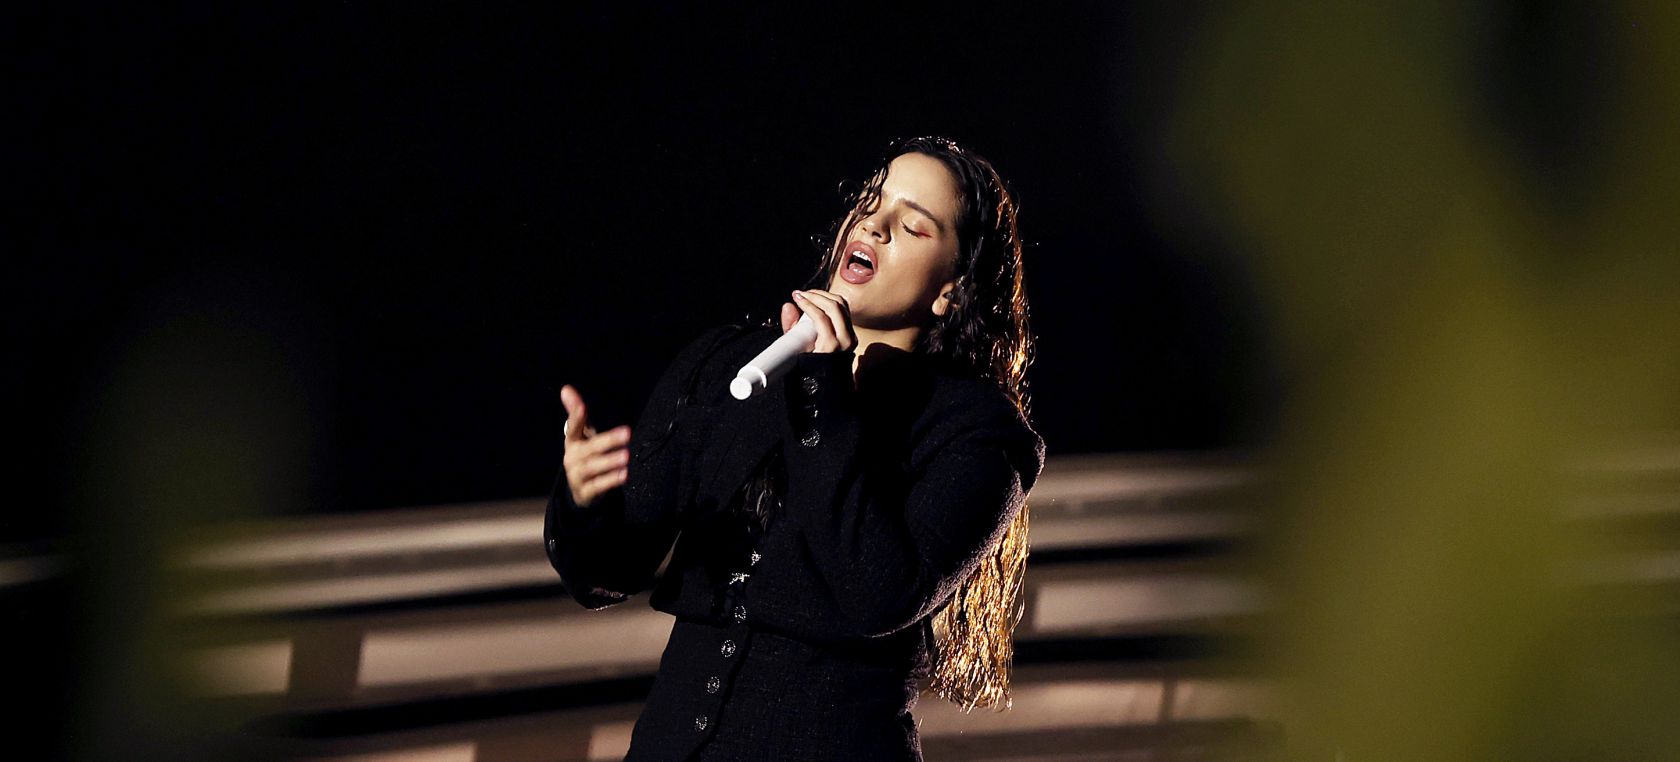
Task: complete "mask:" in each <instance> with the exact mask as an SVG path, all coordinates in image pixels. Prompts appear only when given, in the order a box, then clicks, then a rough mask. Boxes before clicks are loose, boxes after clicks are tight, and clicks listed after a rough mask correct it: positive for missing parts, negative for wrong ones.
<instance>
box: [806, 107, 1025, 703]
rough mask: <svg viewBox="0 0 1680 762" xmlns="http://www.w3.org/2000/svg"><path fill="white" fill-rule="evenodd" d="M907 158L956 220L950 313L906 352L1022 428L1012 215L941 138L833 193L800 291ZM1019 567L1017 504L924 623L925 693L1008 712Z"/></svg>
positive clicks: (924, 140)
mask: <svg viewBox="0 0 1680 762" xmlns="http://www.w3.org/2000/svg"><path fill="white" fill-rule="evenodd" d="M907 153H920V154H926V155H928V156H931V157H933V158H935V159H938V160H939V161H940V162H942V163H943V164H944V165H945V167H946V169H948V170H950V172H951V176H952V177H953V178H954V179H955V180H956V184H957V194H958V197H959V202H960V204H959V205H960V207H961V209H960V211H959V213H958V218H957V221H956V228H957V260H956V268H955V275H954V278H953V280H954V282H955V287H954V288H952V290H951V291H950V292H948V294H947V295H946V296H947V298H948V299H949V300H950V306H951V309H947V310H946V311H945V314H944V315H942V316H938V317H934V316H933V315H932V313H931V312H930V313H929V318H930V319H931V322H930V324H929V325H928V326H927V327H926V328H925V329H924V330H923V331H922V332H921V334H920V336H919V337H918V339H917V341H916V346H915V351H917V352H921V353H925V354H927V355H930V356H933V357H936V358H940V359H943V360H946V361H948V362H950V363H954V364H956V365H957V366H958V367H961V368H964V369H966V370H968V371H969V372H972V373H973V374H974V375H976V376H978V377H981V378H985V379H988V380H990V381H992V382H993V383H995V384H997V386H998V389H999V390H1001V391H1002V392H1003V394H1004V396H1006V397H1008V399H1009V401H1010V402H1011V403H1013V404H1014V405H1015V408H1016V409H1017V410H1018V411H1020V414H1021V417H1022V419H1023V420H1027V419H1029V416H1030V398H1029V395H1028V391H1027V377H1026V373H1027V367H1028V366H1029V365H1031V364H1032V360H1033V335H1032V330H1031V328H1030V327H1029V325H1028V321H1027V313H1028V307H1027V292H1026V288H1025V283H1024V281H1023V278H1022V272H1021V239H1020V236H1019V234H1018V232H1017V230H1016V222H1015V217H1016V211H1017V207H1016V204H1015V198H1014V196H1013V195H1011V194H1010V192H1009V190H1008V189H1007V188H1006V187H1005V186H1004V182H1003V178H1002V176H1000V175H999V174H998V172H997V170H996V169H994V168H993V167H992V163H991V162H990V161H988V160H987V159H986V158H985V157H983V156H981V155H979V154H976V153H974V152H973V151H970V150H968V149H966V148H963V147H961V146H959V145H957V144H956V143H955V142H953V141H951V140H948V139H946V138H940V137H918V138H910V139H905V140H898V141H894V142H893V143H892V144H890V146H889V148H888V150H887V152H886V154H885V156H884V157H883V159H882V161H881V162H880V164H879V165H878V166H877V167H876V169H875V171H874V172H873V173H872V174H871V175H870V177H869V179H868V180H867V181H866V182H864V183H863V184H862V185H861V186H858V187H856V188H855V189H854V190H851V191H849V192H848V191H847V190H846V186H842V194H843V195H844V196H845V197H846V201H847V202H849V203H850V211H849V212H848V213H847V214H846V216H845V218H844V219H842V220H841V221H839V222H838V223H836V225H835V227H834V228H833V229H832V230H830V231H829V232H828V234H827V235H825V236H820V237H818V238H817V241H818V243H819V245H821V246H822V247H823V248H824V249H825V250H826V253H825V255H824V256H823V258H822V262H821V264H819V265H818V267H817V272H816V274H815V275H814V276H813V277H812V279H811V284H812V285H811V286H810V287H812V288H826V287H827V284H828V279H829V277H830V276H831V275H832V274H833V273H834V272H835V270H836V269H837V268H838V267H839V265H840V258H841V249H842V247H843V246H844V245H845V243H846V240H847V238H848V237H849V236H850V234H851V231H852V229H853V228H854V227H856V226H857V224H858V222H859V221H860V220H861V219H862V218H863V217H865V216H867V215H869V214H871V213H872V212H873V211H874V210H875V209H876V207H877V205H878V204H879V203H880V199H881V185H882V183H883V182H884V181H885V180H886V176H887V167H888V165H890V164H891V163H892V160H893V159H896V158H898V157H899V156H902V155H904V154H907ZM1026 565H1027V508H1026V506H1025V505H1022V506H1021V508H1020V510H1019V511H1016V512H1015V514H1014V515H1012V516H1010V517H1009V521H1008V523H1007V524H1006V526H1005V527H1004V529H1003V531H1002V532H1001V533H999V534H997V535H995V536H994V539H993V541H992V543H991V544H990V545H988V546H987V547H986V548H985V549H984V550H983V552H982V553H981V557H980V563H979V565H978V567H977V568H975V569H974V571H973V573H971V574H970V575H969V576H968V577H966V578H965V579H963V580H962V582H961V583H960V584H959V585H958V587H957V589H956V592H955V593H953V594H952V596H951V599H950V601H949V603H947V604H946V605H945V606H944V607H942V608H941V609H940V610H939V612H938V613H937V614H936V615H935V616H934V619H933V632H934V641H935V642H934V654H933V658H932V664H931V665H930V667H929V673H928V677H929V681H928V685H927V690H928V691H929V692H932V693H934V694H936V695H938V696H941V697H943V698H945V699H947V700H950V701H951V702H953V703H956V704H957V705H959V706H961V707H962V708H963V709H964V710H965V711H968V710H972V709H973V708H974V707H976V706H984V707H989V708H992V709H996V710H999V711H1001V710H1004V709H1007V708H1009V706H1010V703H1011V702H1010V698H1009V677H1010V667H1011V664H1012V662H1013V660H1014V633H1015V625H1016V624H1017V623H1018V622H1020V619H1021V612H1022V605H1023V601H1022V599H1021V583H1022V579H1023V577H1024V575H1025V572H1026Z"/></svg>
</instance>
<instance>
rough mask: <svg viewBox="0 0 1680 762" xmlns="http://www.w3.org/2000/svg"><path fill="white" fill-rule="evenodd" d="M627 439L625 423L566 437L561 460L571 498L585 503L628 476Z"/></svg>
mask: <svg viewBox="0 0 1680 762" xmlns="http://www.w3.org/2000/svg"><path fill="white" fill-rule="evenodd" d="M629 443H630V427H629V426H619V427H618V428H615V429H610V430H608V431H605V432H602V433H600V434H593V435H591V436H589V437H588V438H586V439H583V440H580V441H572V440H570V439H568V440H567V442H566V454H565V456H564V458H563V461H564V464H565V469H566V485H567V486H568V487H569V488H570V489H571V491H572V501H573V502H575V503H577V504H578V505H579V506H588V505H589V504H590V503H592V502H594V500H595V497H596V496H597V495H599V494H601V493H602V492H605V491H607V490H609V489H612V488H613V487H617V486H619V485H621V484H623V483H624V482H625V480H626V479H628V478H629V474H630V469H629V465H630V448H629V447H628V445H629Z"/></svg>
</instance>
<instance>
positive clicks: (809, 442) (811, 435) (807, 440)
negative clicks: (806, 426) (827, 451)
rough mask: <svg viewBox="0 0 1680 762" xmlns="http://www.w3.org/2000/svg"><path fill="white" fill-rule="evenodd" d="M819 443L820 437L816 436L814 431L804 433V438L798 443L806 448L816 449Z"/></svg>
mask: <svg viewBox="0 0 1680 762" xmlns="http://www.w3.org/2000/svg"><path fill="white" fill-rule="evenodd" d="M821 441H822V435H821V434H818V433H817V432H816V431H815V430H812V431H807V432H805V436H802V437H800V438H799V443H800V444H802V445H805V446H806V447H816V446H817V443H818V442H821Z"/></svg>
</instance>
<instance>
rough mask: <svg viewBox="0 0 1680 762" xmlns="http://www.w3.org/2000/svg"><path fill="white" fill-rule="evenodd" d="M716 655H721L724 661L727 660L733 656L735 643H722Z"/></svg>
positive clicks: (729, 641) (731, 641) (726, 641)
mask: <svg viewBox="0 0 1680 762" xmlns="http://www.w3.org/2000/svg"><path fill="white" fill-rule="evenodd" d="M718 653H721V654H723V658H725V659H727V658H729V657H731V656H734V655H735V641H733V640H725V641H723V647H721V648H719V649H718Z"/></svg>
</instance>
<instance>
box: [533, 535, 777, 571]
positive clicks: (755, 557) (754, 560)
mask: <svg viewBox="0 0 1680 762" xmlns="http://www.w3.org/2000/svg"><path fill="white" fill-rule="evenodd" d="M550 542H552V540H550ZM763 557H764V556H761V555H759V553H758V551H756V550H755V551H753V552H752V561H751V562H750V563H751V564H752V565H753V566H757V565H758V559H760V558H763Z"/></svg>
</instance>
